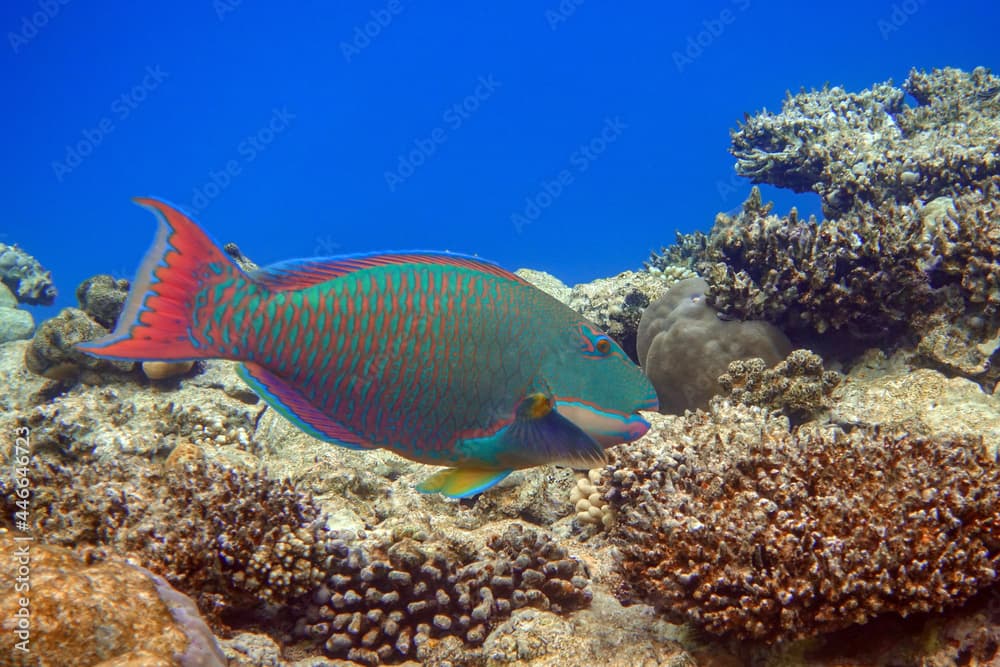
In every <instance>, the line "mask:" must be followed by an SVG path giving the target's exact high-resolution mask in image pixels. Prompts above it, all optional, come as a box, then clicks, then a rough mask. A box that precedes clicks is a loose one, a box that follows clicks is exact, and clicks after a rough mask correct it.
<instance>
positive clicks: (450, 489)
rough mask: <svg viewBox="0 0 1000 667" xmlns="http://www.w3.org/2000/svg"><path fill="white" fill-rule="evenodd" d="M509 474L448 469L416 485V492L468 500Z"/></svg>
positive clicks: (504, 472)
mask: <svg viewBox="0 0 1000 667" xmlns="http://www.w3.org/2000/svg"><path fill="white" fill-rule="evenodd" d="M510 473H511V471H510V470H481V469H478V468H448V469H446V470H440V471H438V472H436V473H434V474H433V475H431V476H430V477H428V478H427V479H425V480H424V481H422V482H420V484H417V491H420V492H421V493H440V494H442V495H445V496H448V497H449V498H468V497H469V496H474V495H476V494H477V493H482V492H483V491H485V490H487V489H489V488H492V487H493V486H495V485H496V484H498V483H499V482H500V481H501V480H503V478H504V477H506V476H507V475H509V474H510Z"/></svg>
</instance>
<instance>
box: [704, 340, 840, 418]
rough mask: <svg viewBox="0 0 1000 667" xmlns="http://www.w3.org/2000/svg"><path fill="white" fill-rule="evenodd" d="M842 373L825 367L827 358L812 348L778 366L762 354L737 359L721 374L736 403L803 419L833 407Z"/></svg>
mask: <svg viewBox="0 0 1000 667" xmlns="http://www.w3.org/2000/svg"><path fill="white" fill-rule="evenodd" d="M839 382H840V373H837V372H836V371H824V370H823V359H822V358H820V356H819V355H817V354H814V353H813V352H810V351H809V350H803V349H799V350H793V351H792V353H791V354H789V355H788V356H787V357H785V359H784V360H782V361H780V362H778V364H777V365H775V366H774V368H770V369H769V368H768V367H767V363H766V362H765V361H764V360H763V359H760V358H756V359H746V360H737V361H734V362H733V363H731V364H729V370H728V371H727V372H726V373H724V374H723V375H721V376H719V384H720V385H722V388H723V389H725V390H726V393H727V394H728V395H729V397H730V398H731V399H732V400H733V402H734V403H742V404H743V405H759V406H761V407H766V408H769V409H771V410H780V411H782V412H784V413H785V414H786V415H787V416H788V417H789V418H790V419H791V420H792V421H793V422H802V421H805V420H807V419H810V418H812V417H813V416H815V415H816V414H817V413H819V412H822V411H823V410H826V409H827V408H829V407H830V394H831V393H832V392H833V389H834V388H835V387H836V386H837V384H838V383H839Z"/></svg>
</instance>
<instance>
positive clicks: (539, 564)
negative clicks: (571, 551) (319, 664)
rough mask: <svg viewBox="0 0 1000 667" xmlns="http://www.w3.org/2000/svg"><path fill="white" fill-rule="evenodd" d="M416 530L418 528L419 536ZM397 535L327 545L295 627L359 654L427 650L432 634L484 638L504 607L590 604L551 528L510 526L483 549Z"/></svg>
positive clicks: (330, 648)
mask: <svg viewBox="0 0 1000 667" xmlns="http://www.w3.org/2000/svg"><path fill="white" fill-rule="evenodd" d="M418 537H419V536H418ZM424 538H425V539H424V540H423V541H421V540H419V539H415V538H413V537H402V538H397V539H393V540H391V541H382V542H381V543H380V541H379V540H377V539H374V538H373V539H371V540H369V542H372V543H373V544H371V545H366V546H363V547H349V546H346V545H345V546H344V548H342V549H340V550H339V551H335V552H334V561H333V565H332V567H331V574H330V576H329V578H328V579H327V581H326V584H325V586H324V587H323V588H321V589H320V590H319V591H317V593H316V594H315V595H314V601H315V605H314V606H312V607H310V609H309V610H308V613H307V616H306V617H305V618H304V619H303V622H302V623H300V627H299V632H300V633H302V634H305V635H306V636H309V637H312V638H315V639H319V640H321V641H322V642H323V646H324V648H325V649H326V651H327V652H328V653H330V654H331V655H334V656H339V657H346V658H348V659H350V660H353V661H356V662H362V663H364V664H378V663H379V662H386V661H390V660H391V661H397V660H401V659H405V658H412V657H416V658H417V659H419V660H423V659H424V658H425V657H426V651H425V649H424V646H425V645H426V644H427V643H428V642H429V641H430V640H431V639H432V638H439V637H445V636H457V637H459V638H461V639H462V640H464V641H465V642H466V643H468V644H472V645H478V644H482V643H483V641H485V640H486V637H487V635H488V634H489V631H490V629H491V627H492V626H493V625H494V624H496V623H497V622H498V621H499V620H502V619H504V618H506V617H507V616H509V615H510V613H511V611H513V610H515V609H519V608H521V607H526V606H531V607H537V608H540V609H547V610H548V609H551V610H552V611H554V612H557V613H558V612H561V611H569V610H572V609H577V608H580V607H582V606H585V605H587V604H589V602H590V598H591V592H590V589H589V584H590V582H589V579H588V578H587V576H586V570H585V569H584V568H583V567H582V566H581V565H580V563H579V562H578V561H576V560H574V559H571V558H569V557H568V555H567V553H566V551H565V550H564V549H563V548H562V547H560V546H559V545H558V544H557V543H556V542H554V541H553V540H552V539H551V538H549V537H548V536H545V535H541V534H538V533H535V532H534V531H530V530H529V531H525V530H523V529H522V528H521V526H520V525H519V524H514V525H512V526H510V527H509V528H508V529H507V530H506V531H504V532H503V533H502V534H501V535H497V536H494V537H492V538H491V539H490V540H489V542H488V549H489V553H487V554H476V555H475V556H473V557H470V556H469V555H465V556H463V555H462V554H461V553H455V552H453V551H451V550H450V549H448V548H447V547H445V546H443V545H441V544H439V543H438V541H436V540H435V541H433V542H432V541H431V540H427V539H426V536H424Z"/></svg>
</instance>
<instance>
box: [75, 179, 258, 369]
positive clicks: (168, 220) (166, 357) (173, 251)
mask: <svg viewBox="0 0 1000 667" xmlns="http://www.w3.org/2000/svg"><path fill="white" fill-rule="evenodd" d="M135 202H136V203H137V204H139V205H140V206H145V207H146V208H148V209H149V210H151V211H152V212H153V213H154V214H156V217H157V219H158V220H159V223H160V226H159V230H158V231H157V234H156V239H155V240H154V241H153V246H152V247H151V248H150V249H149V252H147V253H146V257H145V258H144V259H143V261H142V264H141V265H140V267H139V271H138V273H137V275H136V278H135V281H134V283H133V285H132V290H131V291H130V292H129V296H128V299H127V300H126V302H125V307H124V309H123V310H122V313H121V315H120V316H119V317H118V326H116V327H115V330H114V331H113V332H112V333H111V334H109V335H107V336H104V337H103V338H98V339H97V340H93V341H88V342H86V343H81V344H78V345H77V346H76V348H77V349H78V350H80V351H82V352H86V353H87V354H91V355H94V356H96V357H104V358H108V359H121V360H127V361H144V360H162V361H189V360H194V359H207V358H212V357H228V356H230V355H229V354H226V353H225V352H223V351H221V350H220V349H218V348H217V347H216V346H213V345H206V344H204V343H202V342H199V341H198V340H196V339H195V336H194V333H193V326H194V319H195V316H196V306H195V297H196V296H197V295H198V293H199V292H201V291H203V290H204V288H205V287H206V286H208V285H212V284H218V285H221V284H224V283H226V282H227V281H230V282H232V283H235V284H238V283H240V282H241V281H242V282H243V283H246V282H248V278H247V277H246V275H245V274H244V273H243V272H242V271H241V270H240V268H239V267H238V266H237V265H236V263H235V262H233V260H232V259H231V258H230V257H229V256H228V255H226V253H225V252H223V250H222V249H221V248H220V247H219V246H218V245H217V244H216V243H215V242H214V241H212V240H211V239H210V238H209V237H208V235H207V234H206V233H205V232H204V230H202V229H201V228H200V227H199V226H198V225H197V224H196V223H195V222H194V221H192V220H191V219H190V218H188V217H187V216H186V215H184V214H183V213H181V212H180V211H179V210H177V209H176V208H174V207H172V206H170V205H169V204H166V203H164V202H162V201H159V200H156V199H150V198H146V197H138V198H136V199H135ZM234 279H235V280H234ZM230 296H231V295H230ZM212 305H213V304H201V305H200V306H199V307H201V308H203V307H206V306H208V307H211V306H212Z"/></svg>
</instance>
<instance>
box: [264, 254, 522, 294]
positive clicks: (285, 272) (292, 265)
mask: <svg viewBox="0 0 1000 667" xmlns="http://www.w3.org/2000/svg"><path fill="white" fill-rule="evenodd" d="M393 264H437V265H447V266H454V267H459V268H465V269H472V270H475V271H483V272H485V273H489V274H491V275H495V276H499V277H501V278H507V279H508V280H513V281H516V282H519V283H524V280H522V279H521V278H519V277H518V276H516V275H514V274H513V273H511V272H509V271H507V270H506V269H503V268H501V267H499V266H497V265H496V264H493V263H492V262H489V261H486V260H484V259H480V258H478V257H470V256H469V255H460V254H457V253H451V252H432V251H423V250H421V251H413V252H393V253H370V254H360V255H343V256H340V257H314V258H309V259H292V260H288V261H285V262H279V263H278V264H272V265H270V266H265V267H264V268H262V269H257V270H256V271H254V272H253V273H251V274H250V276H251V277H252V278H253V279H254V280H255V281H257V282H258V283H260V284H262V285H264V286H266V287H268V288H270V289H273V290H278V291H286V290H296V289H303V288H306V287H311V286H312V285H318V284H320V283H325V282H326V281H327V280H332V279H334V278H339V277H341V276H345V275H347V274H349V273H353V272H355V271H362V270H364V269H371V268H375V267H379V266H390V265H393Z"/></svg>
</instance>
